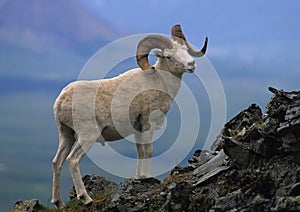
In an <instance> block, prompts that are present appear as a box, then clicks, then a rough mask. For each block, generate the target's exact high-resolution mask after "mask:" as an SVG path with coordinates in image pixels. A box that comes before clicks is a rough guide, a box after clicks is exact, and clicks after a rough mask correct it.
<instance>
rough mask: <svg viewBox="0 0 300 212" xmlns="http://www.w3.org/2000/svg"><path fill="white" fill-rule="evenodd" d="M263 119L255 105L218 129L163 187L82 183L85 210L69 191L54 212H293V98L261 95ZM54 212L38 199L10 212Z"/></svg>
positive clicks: (299, 94) (299, 148) (297, 166)
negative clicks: (89, 200)
mask: <svg viewBox="0 0 300 212" xmlns="http://www.w3.org/2000/svg"><path fill="white" fill-rule="evenodd" d="M269 90H270V91H271V92H272V93H273V94H274V96H273V97H272V98H271V100H270V101H269V103H268V104H267V106H266V108H265V114H264V115H263V114H262V110H261V109H260V108H259V107H258V106H257V105H255V104H252V105H250V106H249V107H248V108H247V109H245V110H243V111H241V112H240V113H239V114H238V115H237V116H235V117H234V118H233V119H232V120H230V121H229V122H227V123H226V124H225V126H224V128H223V129H222V130H221V132H220V134H219V136H218V137H217V139H216V141H215V143H214V144H213V145H212V147H211V151H201V150H197V151H196V152H195V153H194V155H193V157H192V158H190V159H189V160H188V162H189V165H188V166H187V167H180V166H177V167H175V168H174V169H173V170H172V172H171V174H170V176H169V177H167V178H166V179H165V180H164V181H163V182H160V181H159V180H157V179H155V178H149V179H141V180H136V179H126V180H124V181H123V182H121V183H120V184H119V185H117V184H115V183H113V182H111V181H108V180H106V179H105V178H103V177H101V176H96V175H91V176H89V175H87V176H85V177H83V180H84V183H85V186H86V189H87V191H88V193H89V194H90V195H91V196H92V197H93V198H94V200H95V201H94V202H93V204H91V205H88V206H85V205H83V204H82V202H81V201H80V200H79V201H78V200H76V193H75V192H74V189H72V190H71V192H70V199H71V200H70V202H69V203H68V204H67V206H66V208H64V209H63V210H62V211H74V210H75V211H299V210H300V178H299V176H300V134H299V129H300V113H299V111H300V91H293V92H285V91H282V90H277V89H275V88H269ZM24 208H26V210H28V208H30V209H31V210H33V211H43V210H46V211H47V210H48V211H56V210H54V209H49V208H47V207H45V206H43V205H41V204H40V203H39V201H38V200H24V201H18V202H16V204H15V205H14V208H13V211H26V210H25V209H24Z"/></svg>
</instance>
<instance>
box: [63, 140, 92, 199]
mask: <svg viewBox="0 0 300 212" xmlns="http://www.w3.org/2000/svg"><path fill="white" fill-rule="evenodd" d="M88 137H89V138H88ZM96 140H97V136H96V137H92V136H83V137H79V140H78V142H77V144H76V145H75V147H74V149H73V150H72V152H71V153H70V154H69V155H68V157H67V162H68V165H69V168H70V171H71V174H72V179H73V183H74V186H75V190H76V194H77V199H81V200H83V201H84V204H89V203H91V202H92V201H93V200H92V198H91V197H90V196H89V195H88V193H87V191H86V190H85V187H84V184H83V181H82V179H81V174H80V168H79V163H80V161H81V159H82V158H83V157H84V156H85V154H86V153H87V152H88V151H89V150H90V148H91V147H92V146H93V144H94V143H95V142H96Z"/></svg>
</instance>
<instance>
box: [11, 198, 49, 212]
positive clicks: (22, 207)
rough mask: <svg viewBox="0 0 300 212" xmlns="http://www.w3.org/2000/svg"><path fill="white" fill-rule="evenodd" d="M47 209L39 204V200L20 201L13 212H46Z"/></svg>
mask: <svg viewBox="0 0 300 212" xmlns="http://www.w3.org/2000/svg"><path fill="white" fill-rule="evenodd" d="M45 209H46V208H45V207H44V206H43V205H41V204H40V203H39V201H38V200H37V199H32V200H20V201H17V202H16V203H15V205H14V206H13V208H12V212H24V211H27V212H38V211H44V210H45Z"/></svg>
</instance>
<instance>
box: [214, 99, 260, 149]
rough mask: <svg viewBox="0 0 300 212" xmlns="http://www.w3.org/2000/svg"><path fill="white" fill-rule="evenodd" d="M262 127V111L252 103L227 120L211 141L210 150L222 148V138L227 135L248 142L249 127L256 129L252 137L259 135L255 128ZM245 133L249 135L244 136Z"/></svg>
mask: <svg viewBox="0 0 300 212" xmlns="http://www.w3.org/2000/svg"><path fill="white" fill-rule="evenodd" d="M261 127H262V112H261V109H260V108H259V107H258V106H257V105H256V104H252V105H250V106H249V107H248V108H247V109H245V110H243V111H242V112H240V113H239V114H238V115H237V116H235V117H234V118H232V119H231V120H230V121H229V122H227V123H226V124H225V126H224V128H223V129H222V130H221V133H220V134H219V135H218V136H217V139H216V141H215V142H214V143H213V145H212V148H211V150H212V151H215V150H220V149H223V146H222V145H223V138H224V137H229V138H233V139H235V140H237V141H239V142H245V141H247V142H250V141H249V140H247V139H246V137H247V138H252V137H251V134H250V133H249V132H252V131H253V130H252V131H249V128H250V129H251V128H252V129H256V132H254V131H253V133H252V134H254V133H256V134H254V135H252V136H253V138H252V139H256V137H259V136H260V135H259V132H258V130H257V129H260V128H261ZM245 133H248V134H250V135H247V136H245Z"/></svg>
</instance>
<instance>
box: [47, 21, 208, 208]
mask: <svg viewBox="0 0 300 212" xmlns="http://www.w3.org/2000/svg"><path fill="white" fill-rule="evenodd" d="M207 41H208V39H207V38H206V40H205V44H204V46H203V48H202V49H201V50H200V51H196V50H194V49H193V48H192V47H191V46H190V45H189V43H188V42H187V40H186V39H185V37H184V34H183V32H182V30H181V27H180V25H179V24H177V25H175V26H173V27H172V39H169V38H167V37H166V36H163V35H157V34H152V35H148V36H146V37H145V38H143V39H142V40H141V41H140V42H139V44H138V47H137V54H136V58H137V63H138V65H139V67H140V68H136V69H132V70H129V71H127V72H125V73H123V74H121V75H120V76H118V77H114V78H112V79H101V80H94V81H76V82H72V83H70V84H69V85H68V86H66V87H65V88H64V89H63V90H62V91H61V93H60V94H59V96H58V97H57V99H56V101H55V104H54V114H55V120H56V123H57V128H58V132H59V147H58V150H57V153H56V155H55V157H54V159H53V161H52V166H53V190H52V192H53V193H52V200H51V202H52V203H53V204H55V205H56V206H57V207H63V206H64V204H63V202H62V200H61V197H60V173H61V168H62V165H63V163H64V161H65V160H66V161H67V162H68V165H69V168H70V171H71V175H72V179H73V183H74V186H75V189H76V194H77V198H78V199H82V200H83V201H84V203H85V204H88V203H90V202H92V199H91V197H90V196H89V195H88V194H87V192H86V190H85V187H84V184H83V181H82V179H81V174H80V169H79V162H80V160H81V159H82V158H83V157H84V155H85V154H86V152H87V151H88V150H89V149H90V148H91V147H92V146H93V144H94V143H95V142H100V143H101V144H102V145H104V143H105V142H109V141H115V140H119V139H122V138H124V137H126V136H128V135H130V134H134V138H135V141H136V149H137V158H138V160H137V171H136V177H137V178H142V177H150V176H151V157H152V135H153V131H154V130H155V129H158V128H160V127H161V126H162V124H163V121H164V117H165V115H166V113H167V112H168V110H169V108H170V107H171V104H172V101H173V99H174V98H175V96H176V94H177V93H178V91H179V89H180V86H181V80H182V75H183V73H185V72H189V73H193V72H194V71H195V68H196V65H195V60H194V59H193V58H192V56H194V57H201V56H203V55H204V54H205V51H206V47H207ZM155 48H156V49H158V50H155V51H154V54H155V56H157V58H158V60H157V62H156V64H155V65H154V67H151V65H150V64H149V62H148V55H149V53H150V51H151V50H153V49H155ZM76 141H77V143H76V144H75V142H76ZM74 144H75V146H74V148H73V149H72V146H73V145H74ZM143 162H144V164H143ZM116 165H117V164H116ZM143 165H144V169H143V167H142V166H143ZM143 170H144V171H143Z"/></svg>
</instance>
